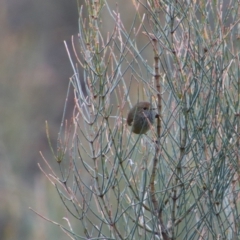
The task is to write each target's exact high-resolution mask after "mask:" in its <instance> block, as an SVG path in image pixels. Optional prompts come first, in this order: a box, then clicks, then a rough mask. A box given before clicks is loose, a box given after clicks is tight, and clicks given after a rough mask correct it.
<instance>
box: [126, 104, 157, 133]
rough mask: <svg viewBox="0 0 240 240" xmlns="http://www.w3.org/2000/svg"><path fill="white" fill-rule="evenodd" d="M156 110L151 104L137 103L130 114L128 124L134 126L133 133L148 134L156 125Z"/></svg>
mask: <svg viewBox="0 0 240 240" xmlns="http://www.w3.org/2000/svg"><path fill="white" fill-rule="evenodd" d="M154 110H155V108H153V107H152V104H151V103H149V102H139V103H137V104H136V105H135V106H134V107H133V108H132V109H131V110H130V111H129V113H128V116H127V124H128V126H132V132H134V133H136V134H144V133H146V132H147V131H148V130H149V129H150V127H151V125H152V124H153V123H154V119H155V117H156V112H155V111H154Z"/></svg>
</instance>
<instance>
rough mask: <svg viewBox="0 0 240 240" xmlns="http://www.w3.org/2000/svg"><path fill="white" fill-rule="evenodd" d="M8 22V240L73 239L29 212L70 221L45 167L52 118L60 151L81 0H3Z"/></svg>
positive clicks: (4, 93)
mask: <svg viewBox="0 0 240 240" xmlns="http://www.w3.org/2000/svg"><path fill="white" fill-rule="evenodd" d="M0 21H1V27H0V36H1V37H0V38H1V41H0V52H1V54H0V62H1V65H0V69H1V81H0V84H1V86H0V93H1V94H0V112H1V116H0V121H1V124H0V134H1V137H0V155H1V161H0V183H1V184H0V202H1V204H0V236H1V237H0V238H1V239H4V240H5V239H6V240H15V239H16V240H21V239H24V240H27V239H31V240H33V239H34V240H35V239H36V240H40V239H41V240H44V239H52V240H54V239H58V240H61V239H66V235H65V234H63V233H62V231H61V230H60V229H59V228H58V227H56V226H55V225H53V224H50V223H48V222H46V221H44V220H43V219H41V218H40V217H38V216H37V215H36V214H34V213H33V212H32V211H30V210H29V207H32V208H33V209H35V210H37V211H38V212H40V213H42V214H43V215H44V216H46V217H49V218H50V219H52V220H56V221H61V219H62V217H63V216H64V213H63V212H62V211H64V208H62V207H61V206H62V204H61V202H60V199H59V197H58V195H57V193H56V190H55V188H54V187H52V186H51V185H50V183H49V182H48V181H47V180H46V177H45V176H44V175H43V174H42V173H41V172H40V170H39V168H38V166H37V163H40V164H41V165H42V166H44V163H43V161H42V159H41V157H40V154H39V151H42V152H43V154H44V155H45V156H46V158H48V160H51V161H52V162H54V159H53V157H52V154H51V152H50V150H49V146H48V142H47V138H46V133H45V121H46V120H47V121H48V123H49V129H50V134H51V138H52V141H53V146H54V147H55V146H56V138H57V133H58V130H59V126H60V123H61V118H62V113H63V106H64V102H65V98H66V92H67V86H68V82H69V77H71V76H72V69H71V66H70V62H69V59H68V56H67V54H66V50H65V47H64V44H63V41H64V40H66V41H67V43H68V44H69V47H70V48H71V45H70V42H71V36H72V35H74V37H75V39H76V42H77V38H76V37H77V32H78V9H77V1H76V0H72V1H66V0H58V1H54V0H41V1H31V0H20V1H19V0H2V1H1V7H0ZM69 101H70V106H71V101H72V96H71V98H70V99H69ZM72 104H73V101H72ZM67 118H69V119H70V118H71V107H69V108H68V112H67Z"/></svg>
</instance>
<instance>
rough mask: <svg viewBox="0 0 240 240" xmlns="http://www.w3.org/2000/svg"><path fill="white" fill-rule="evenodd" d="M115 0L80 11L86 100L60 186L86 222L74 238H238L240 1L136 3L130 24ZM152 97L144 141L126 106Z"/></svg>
mask: <svg viewBox="0 0 240 240" xmlns="http://www.w3.org/2000/svg"><path fill="white" fill-rule="evenodd" d="M109 2H110V1H107V0H106V1H101V0H99V1H97V0H94V1H86V2H85V6H80V7H79V43H78V45H79V46H78V47H79V49H80V50H79V51H75V54H76V55H77V59H78V64H77V66H76V65H75V64H74V63H73V60H72V58H71V56H70V54H69V57H70V60H71V63H72V67H73V71H74V75H73V76H72V78H71V84H72V86H73V88H74V93H75V103H76V106H75V109H74V112H73V124H72V133H71V137H70V138H71V140H69V144H68V151H66V144H62V145H61V141H60V140H59V144H60V145H59V149H61V148H63V149H62V150H61V151H60V152H61V153H66V154H65V155H61V162H60V163H59V165H60V167H61V169H62V176H61V177H60V176H59V177H57V178H55V181H56V187H57V188H58V186H59V185H61V186H62V189H61V190H60V188H58V191H59V196H60V197H61V199H62V201H63V203H64V205H65V207H66V208H67V210H68V211H69V213H71V215H72V216H73V217H74V218H75V219H74V220H72V221H70V220H69V226H71V224H73V223H74V222H77V223H78V226H79V225H81V229H80V228H79V227H78V228H77V229H74V228H72V227H69V228H68V227H65V228H64V229H65V231H68V235H69V236H71V237H72V239H164V240H165V239H237V236H238V235H239V233H240V227H239V224H238V222H239V213H238V212H239V201H238V194H239V170H238V169H239V164H240V159H239V127H240V126H239V116H240V114H239V96H240V95H239V93H240V82H239V81H240V80H239V79H240V76H239V72H240V71H239V66H240V65H239V63H240V62H239V43H238V41H239V35H238V34H239V32H238V31H239V30H238V29H239V21H240V18H239V3H238V1H230V2H229V1H223V2H222V1H204V0H199V1H173V0H170V1H154V0H150V1H147V2H143V1H133V2H132V3H130V2H129V1H128V2H126V4H128V5H129V8H130V7H131V16H130V17H132V22H131V23H130V24H129V23H125V20H123V19H124V18H125V13H122V12H121V7H120V6H118V5H116V6H114V7H113V6H110V5H109V4H110V3H109ZM119 4H122V2H121V3H120V2H119ZM86 11H87V12H88V13H86ZM83 13H85V14H86V15H87V17H84V16H83ZM130 17H128V18H130ZM67 49H68V48H67ZM68 52H69V51H68ZM79 68H80V69H81V71H83V73H81V71H80V70H79ZM143 99H145V100H147V101H149V102H152V103H153V105H154V106H156V108H157V111H158V115H159V119H158V120H157V123H156V125H155V126H153V127H152V130H151V131H150V132H149V133H148V136H146V135H140V136H137V135H134V134H133V133H132V132H131V129H130V128H128V127H127V126H126V123H125V118H126V115H127V112H126V110H127V109H129V108H130V107H132V103H133V104H135V103H136V102H138V101H140V100H143ZM67 132H68V131H67ZM67 134H69V133H67ZM60 136H62V132H60ZM65 139H68V137H67V138H66V137H65ZM67 153H68V154H67Z"/></svg>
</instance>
